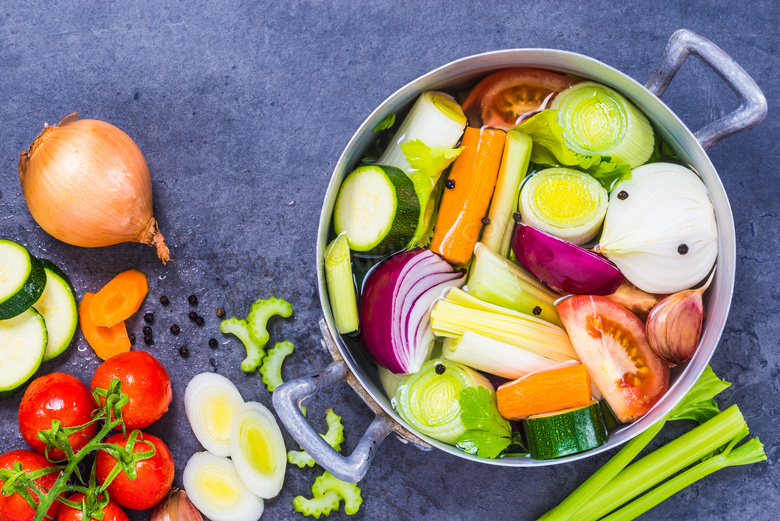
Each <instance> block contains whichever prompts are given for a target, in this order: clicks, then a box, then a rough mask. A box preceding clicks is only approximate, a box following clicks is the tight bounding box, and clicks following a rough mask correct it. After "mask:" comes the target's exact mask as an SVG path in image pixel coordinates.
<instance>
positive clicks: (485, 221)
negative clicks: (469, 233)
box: [482, 217, 490, 226]
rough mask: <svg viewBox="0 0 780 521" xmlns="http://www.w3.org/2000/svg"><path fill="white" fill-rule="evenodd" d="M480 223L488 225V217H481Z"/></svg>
mask: <svg viewBox="0 0 780 521" xmlns="http://www.w3.org/2000/svg"><path fill="white" fill-rule="evenodd" d="M482 224H484V225H485V226H487V225H489V224H490V217H483V218H482Z"/></svg>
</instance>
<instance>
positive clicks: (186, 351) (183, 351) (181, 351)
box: [179, 346, 190, 358]
mask: <svg viewBox="0 0 780 521" xmlns="http://www.w3.org/2000/svg"><path fill="white" fill-rule="evenodd" d="M179 354H180V355H181V356H182V357H183V358H187V357H188V356H190V350H189V349H187V346H181V347H180V348H179Z"/></svg>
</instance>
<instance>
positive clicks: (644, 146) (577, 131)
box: [552, 81, 655, 168]
mask: <svg viewBox="0 0 780 521" xmlns="http://www.w3.org/2000/svg"><path fill="white" fill-rule="evenodd" d="M552 108H553V109H558V123H560V125H561V126H562V127H563V129H564V132H563V137H564V138H565V139H566V144H567V145H568V146H569V148H571V149H572V150H574V151H575V152H578V153H580V154H584V155H586V156H592V155H596V154H599V155H601V156H609V157H610V158H612V162H614V163H627V164H628V165H630V166H631V168H635V167H637V166H639V165H643V164H645V163H646V162H647V160H648V159H649V158H650V155H651V154H652V153H653V146H654V145H655V136H654V134H653V127H652V126H651V125H650V122H649V121H648V120H647V118H646V117H645V115H644V114H642V112H641V111H640V110H639V109H637V108H636V107H635V106H634V105H632V104H631V103H630V102H629V101H628V100H627V99H626V98H624V97H623V96H621V95H620V94H618V93H617V92H615V91H614V90H612V89H610V88H609V87H606V86H604V85H601V84H599V83H595V82H592V81H586V82H582V83H578V84H576V85H574V86H573V87H571V88H569V89H566V90H564V91H563V92H561V93H560V94H558V95H557V96H556V98H555V99H554V100H553V103H552Z"/></svg>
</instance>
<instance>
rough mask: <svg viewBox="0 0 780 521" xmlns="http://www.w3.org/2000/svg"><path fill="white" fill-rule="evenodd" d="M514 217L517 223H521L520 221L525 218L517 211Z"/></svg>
mask: <svg viewBox="0 0 780 521" xmlns="http://www.w3.org/2000/svg"><path fill="white" fill-rule="evenodd" d="M512 219H514V220H515V222H516V223H517V224H520V221H522V220H523V216H522V215H520V213H519V212H515V213H513V214H512Z"/></svg>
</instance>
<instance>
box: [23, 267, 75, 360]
mask: <svg viewBox="0 0 780 521" xmlns="http://www.w3.org/2000/svg"><path fill="white" fill-rule="evenodd" d="M40 261H41V264H43V269H44V270H45V271H46V288H45V289H44V290H43V294H42V295H41V298H39V299H38V302H36V303H35V304H33V307H34V308H35V310H36V311H38V313H40V314H41V315H43V319H44V320H45V321H46V329H47V330H48V332H49V341H48V343H47V345H46V351H45V353H44V355H43V361H44V362H45V361H47V360H51V359H52V358H54V357H55V356H58V355H60V354H62V352H63V351H65V349H67V348H68V346H69V345H70V342H71V340H73V335H74V334H76V327H77V326H78V322H79V310H78V306H77V304H76V298H75V297H74V291H73V286H71V284H70V280H69V279H68V277H67V275H65V274H64V273H63V272H62V271H61V270H60V269H59V268H58V267H57V266H55V265H54V264H53V263H52V262H51V261H48V260H46V259H40Z"/></svg>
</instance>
